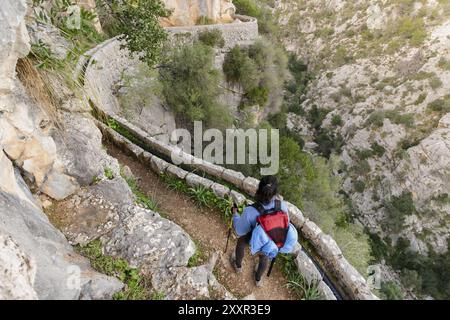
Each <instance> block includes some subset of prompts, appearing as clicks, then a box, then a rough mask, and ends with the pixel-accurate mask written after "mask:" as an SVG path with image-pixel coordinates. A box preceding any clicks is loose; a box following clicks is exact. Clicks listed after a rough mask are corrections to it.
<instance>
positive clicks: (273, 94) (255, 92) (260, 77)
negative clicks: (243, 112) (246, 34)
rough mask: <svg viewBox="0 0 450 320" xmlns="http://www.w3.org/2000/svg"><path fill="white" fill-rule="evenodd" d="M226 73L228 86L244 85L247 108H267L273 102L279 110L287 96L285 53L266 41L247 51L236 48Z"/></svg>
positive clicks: (227, 59) (227, 60)
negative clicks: (285, 88)
mask: <svg viewBox="0 0 450 320" xmlns="http://www.w3.org/2000/svg"><path fill="white" fill-rule="evenodd" d="M223 72H224V74H225V78H226V80H227V81H228V82H230V83H234V84H240V85H241V86H242V88H243V90H244V100H243V101H242V103H243V106H246V105H254V104H259V105H260V106H265V105H266V104H267V101H268V100H270V101H272V102H273V104H272V105H271V106H270V107H271V108H272V109H277V107H278V105H277V104H279V103H280V102H279V101H280V100H281V98H282V94H283V85H284V80H285V78H286V73H287V58H286V56H285V54H284V52H282V51H280V50H278V49H277V48H275V47H274V46H273V45H272V44H270V43H269V42H267V41H265V40H260V41H257V42H255V43H254V44H252V45H251V46H249V47H248V48H247V49H243V48H241V47H239V46H235V47H234V48H233V49H231V50H230V51H229V52H228V53H227V54H226V56H225V60H224V63H223Z"/></svg>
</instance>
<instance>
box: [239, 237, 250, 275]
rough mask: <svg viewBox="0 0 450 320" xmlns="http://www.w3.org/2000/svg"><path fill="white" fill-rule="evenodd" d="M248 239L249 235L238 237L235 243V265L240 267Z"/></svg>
mask: <svg viewBox="0 0 450 320" xmlns="http://www.w3.org/2000/svg"><path fill="white" fill-rule="evenodd" d="M249 241H250V237H249V235H245V236H242V237H239V238H238V240H237V244H236V266H237V267H238V268H241V267H242V260H244V254H245V247H246V246H247V244H248V243H249Z"/></svg>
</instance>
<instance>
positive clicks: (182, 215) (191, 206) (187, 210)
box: [107, 144, 295, 300]
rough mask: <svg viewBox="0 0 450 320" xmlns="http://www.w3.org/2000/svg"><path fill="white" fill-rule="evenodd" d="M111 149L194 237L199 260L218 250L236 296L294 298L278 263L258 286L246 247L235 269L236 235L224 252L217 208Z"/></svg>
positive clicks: (220, 275)
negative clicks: (232, 260)
mask: <svg viewBox="0 0 450 320" xmlns="http://www.w3.org/2000/svg"><path fill="white" fill-rule="evenodd" d="M107 150H108V153H109V154H110V155H111V156H113V157H114V158H116V159H117V160H118V161H119V162H120V163H121V164H122V165H126V166H128V167H129V168H130V169H131V171H132V173H133V175H134V177H135V178H136V181H137V184H138V186H139V188H140V189H141V191H142V192H144V193H146V194H147V196H148V197H149V198H150V199H152V200H153V201H155V202H156V203H157V206H158V209H157V211H158V212H159V213H160V214H161V215H162V216H163V217H165V218H167V219H169V220H172V221H173V222H175V223H176V224H178V225H179V226H181V227H182V228H183V229H184V230H185V231H186V232H187V233H188V234H189V235H190V237H191V238H192V239H193V240H194V242H195V243H196V245H197V247H198V248H199V250H200V252H201V254H200V258H199V261H198V263H197V264H202V263H205V262H206V261H208V259H209V257H210V256H211V254H212V253H213V252H218V253H219V257H220V258H219V259H218V261H217V264H216V267H215V270H214V274H215V275H216V278H217V280H218V281H219V282H220V283H221V284H222V285H224V286H225V287H226V288H227V289H228V290H229V291H230V292H231V293H232V294H233V295H234V296H235V297H237V298H244V297H248V296H252V297H254V298H255V299H258V300H259V299H267V300H289V299H295V297H294V295H293V294H292V293H291V292H290V290H289V289H288V288H287V280H286V278H285V277H284V275H283V274H282V272H281V270H280V269H279V268H278V267H277V265H276V264H275V266H274V268H273V270H272V274H271V275H270V277H269V278H268V277H266V276H265V275H264V280H263V282H264V284H263V286H262V287H260V288H257V287H256V286H255V282H254V280H253V279H254V278H253V275H254V272H253V270H254V268H255V265H256V264H257V261H258V258H257V257H256V256H251V255H250V250H249V249H248V248H247V251H246V255H245V258H244V263H243V270H242V273H241V274H240V275H237V274H236V273H235V272H234V269H233V268H232V267H231V264H230V262H229V257H230V255H231V252H232V251H233V250H234V248H235V245H236V239H235V237H234V236H233V237H232V238H231V239H230V243H229V245H228V250H227V253H224V250H225V244H226V238H227V234H228V230H227V227H226V224H225V223H224V222H223V220H222V218H221V216H220V212H219V211H218V210H217V209H212V208H207V207H199V206H197V205H196V204H195V202H194V201H193V200H192V199H191V198H190V197H189V196H188V195H186V194H183V193H181V192H178V191H174V190H170V189H169V188H168V187H167V185H166V184H165V183H164V182H163V181H162V180H161V179H160V178H159V177H158V176H157V175H156V174H155V173H154V172H152V171H151V170H150V169H149V168H147V167H146V166H144V165H143V164H141V163H140V162H138V161H136V160H135V159H134V158H132V157H130V156H128V155H126V154H125V153H123V152H122V151H120V150H119V149H118V148H116V147H115V146H113V145H111V144H107Z"/></svg>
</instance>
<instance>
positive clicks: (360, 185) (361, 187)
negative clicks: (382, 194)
mask: <svg viewBox="0 0 450 320" xmlns="http://www.w3.org/2000/svg"><path fill="white" fill-rule="evenodd" d="M353 187H354V188H355V191H356V192H358V193H363V192H364V190H365V189H366V184H365V183H364V181H361V180H356V181H355V183H354V184H353Z"/></svg>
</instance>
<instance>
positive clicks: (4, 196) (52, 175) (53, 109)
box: [0, 0, 231, 299]
mask: <svg viewBox="0 0 450 320" xmlns="http://www.w3.org/2000/svg"><path fill="white" fill-rule="evenodd" d="M83 3H84V4H85V3H88V2H86V1H83ZM44 5H45V4H41V6H40V7H39V9H36V8H30V9H34V10H28V16H27V18H26V19H25V15H26V13H27V5H26V1H25V0H20V1H17V0H6V3H5V5H4V6H2V7H1V8H0V17H1V19H0V43H1V46H0V58H1V59H0V61H1V62H0V299H36V298H38V299H111V298H112V297H113V295H114V293H116V292H118V291H120V290H122V288H123V287H124V285H123V284H122V283H121V282H120V281H119V280H118V279H116V278H114V277H109V276H106V275H104V274H101V273H98V272H96V271H95V270H93V269H92V268H91V266H90V263H89V261H88V260H87V259H86V258H84V257H82V256H80V255H79V254H78V253H76V252H75V251H74V249H73V248H72V246H71V245H77V244H80V245H84V244H86V243H88V242H90V241H92V240H98V239H100V240H101V242H102V246H103V247H104V253H105V254H108V255H111V256H115V257H121V258H123V259H125V260H127V262H128V263H129V264H130V265H132V266H133V267H138V268H140V269H142V270H143V272H144V273H145V274H146V275H148V276H151V277H152V287H153V288H154V289H155V290H157V291H158V292H164V293H165V295H166V297H167V298H171V299H177V298H183V297H184V298H198V297H204V298H208V297H209V288H210V287H211V286H212V287H214V288H215V289H217V290H219V291H220V292H221V293H222V294H223V297H224V298H226V297H228V298H229V297H231V296H230V295H229V293H228V292H227V291H226V290H225V289H224V288H223V287H222V286H221V285H220V284H218V283H217V282H216V281H215V278H214V275H213V274H212V267H209V266H200V267H197V268H188V267H187V264H188V260H189V258H190V257H191V256H192V255H194V253H195V245H194V243H193V242H192V240H191V239H190V238H189V236H188V235H187V234H186V233H185V232H184V230H182V229H181V228H180V227H179V226H177V225H176V224H174V223H172V222H170V221H169V220H167V219H164V218H162V217H160V216H159V214H157V213H155V212H152V211H150V210H147V209H144V208H142V207H141V206H139V205H137V204H136V201H135V197H134V195H133V193H132V192H131V190H130V188H129V186H128V184H127V183H126V182H125V180H124V178H122V177H121V174H120V168H119V164H118V162H117V160H116V159H114V158H112V157H110V156H109V155H108V154H107V153H106V151H105V149H104V147H103V145H102V134H101V132H100V131H99V129H98V128H97V126H96V124H95V120H94V119H93V118H92V116H91V114H90V111H91V109H90V108H89V105H88V103H87V101H85V100H84V98H85V96H84V95H83V91H82V89H80V88H81V86H80V85H79V84H77V83H75V84H74V83H73V82H71V81H74V80H73V79H65V78H64V77H62V75H61V74H58V72H57V71H56V72H46V70H45V68H44V70H36V68H34V67H33V66H32V65H28V66H27V63H30V62H29V61H28V62H27V59H22V60H20V61H19V62H18V59H20V58H24V57H25V56H26V55H27V54H28V52H29V50H30V42H31V43H32V44H34V45H36V44H40V43H45V44H46V48H48V50H49V51H50V52H51V54H52V55H54V56H56V57H57V58H58V59H61V60H60V61H64V63H69V62H68V60H64V59H65V56H66V55H67V53H68V52H69V50H70V49H71V45H73V44H70V43H68V40H65V39H64V38H63V37H62V35H61V33H60V32H59V30H58V29H57V28H56V27H55V26H52V25H51V24H48V23H43V22H39V21H37V19H35V13H36V12H39V11H40V10H45V6H44ZM25 20H26V21H27V22H25ZM27 29H28V31H27ZM29 34H30V35H29ZM30 39H32V40H30ZM16 69H17V70H18V73H19V74H20V77H17V76H16ZM53 71H54V70H53ZM71 75H72V74H71V73H70V74H69V77H70V76H71ZM64 76H67V74H64ZM42 77H45V79H43V78H42ZM66 80H68V82H67V81H66ZM69 83H71V84H74V88H72V87H70V86H69ZM75 87H76V88H75ZM45 92H47V93H45ZM48 92H51V95H52V101H51V103H48V102H49V101H47V100H46V99H44V98H43V96H44V97H45V95H46V94H48ZM40 93H42V95H40ZM44 93H45V94H44ZM47 98H48V97H47ZM106 171H108V172H109V173H110V174H111V175H114V179H112V180H110V179H109V178H107V177H106V173H105V172H106ZM43 208H45V212H46V213H47V214H48V215H49V216H51V218H52V220H51V222H50V221H49V219H48V217H47V215H46V213H44V211H43ZM55 217H56V218H55ZM55 226H56V227H58V229H57V228H56V227H55ZM60 230H61V231H62V232H61V231H60ZM174 274H178V275H181V274H183V275H184V280H185V281H184V282H183V281H178V280H176V279H175V277H174Z"/></svg>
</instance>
